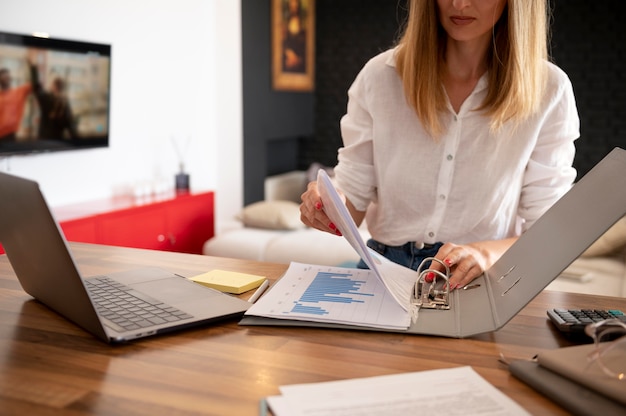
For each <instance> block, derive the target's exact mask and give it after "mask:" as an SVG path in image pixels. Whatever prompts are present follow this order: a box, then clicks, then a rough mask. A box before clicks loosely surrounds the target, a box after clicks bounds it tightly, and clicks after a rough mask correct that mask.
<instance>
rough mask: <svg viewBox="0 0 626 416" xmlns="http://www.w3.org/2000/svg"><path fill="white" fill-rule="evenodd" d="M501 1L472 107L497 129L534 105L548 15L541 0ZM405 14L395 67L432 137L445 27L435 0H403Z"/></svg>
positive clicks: (541, 81)
mask: <svg viewBox="0 0 626 416" xmlns="http://www.w3.org/2000/svg"><path fill="white" fill-rule="evenodd" d="M503 1H507V5H506V6H505V9H504V11H503V13H502V16H501V17H500V19H499V20H498V22H496V24H495V25H494V28H493V31H492V33H493V36H492V46H491V48H490V50H489V51H488V54H487V66H488V71H489V72H488V73H489V87H488V91H487V96H486V97H485V100H484V102H483V103H482V105H481V106H480V107H479V108H478V110H480V111H484V114H485V115H486V116H489V117H491V128H492V130H497V129H499V128H500V127H502V125H503V124H504V123H506V122H507V121H514V122H515V123H519V122H520V121H522V120H524V119H525V118H527V117H528V116H530V115H531V114H533V113H534V112H535V111H536V109H537V108H538V105H539V102H540V100H541V97H542V92H543V90H544V86H545V82H546V66H545V63H544V61H545V60H547V59H548V49H547V48H548V46H547V43H548V16H547V13H548V11H547V7H546V0H503ZM409 3H410V6H409V15H408V20H407V24H406V26H405V29H404V33H403V35H402V37H401V38H400V41H399V43H398V51H397V56H396V58H397V70H398V73H399V75H400V78H401V79H402V82H403V85H404V93H405V95H406V98H407V101H408V102H409V104H410V105H411V106H413V107H414V109H415V112H416V113H417V116H418V117H419V119H420V121H421V122H422V124H423V125H424V127H425V128H426V130H427V131H428V132H429V133H430V134H431V135H433V136H434V137H435V138H437V137H439V136H440V135H441V134H442V133H443V125H442V122H441V119H440V116H441V114H442V113H443V112H444V111H445V110H446V108H447V106H446V103H447V97H446V94H445V91H444V87H443V83H442V74H443V60H444V53H445V45H446V43H445V42H446V36H447V35H446V32H445V31H444V29H443V28H442V26H441V24H440V23H439V17H438V10H437V6H436V4H435V3H436V0H409Z"/></svg>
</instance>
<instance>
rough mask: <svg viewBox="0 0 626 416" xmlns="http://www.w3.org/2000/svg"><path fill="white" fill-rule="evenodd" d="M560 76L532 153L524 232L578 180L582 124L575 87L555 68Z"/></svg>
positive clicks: (526, 183)
mask: <svg viewBox="0 0 626 416" xmlns="http://www.w3.org/2000/svg"><path fill="white" fill-rule="evenodd" d="M551 70H552V71H557V72H558V74H559V76H558V77H555V78H552V79H558V80H559V85H558V87H556V88H554V89H551V88H548V91H554V92H553V94H552V95H551V96H550V97H546V98H547V99H548V100H549V104H548V106H546V107H545V109H544V112H543V114H541V115H540V117H541V118H542V122H541V123H539V126H540V131H539V135H538V139H537V143H536V146H535V148H534V149H533V151H532V154H531V156H530V159H529V161H528V164H527V166H526V171H525V174H524V178H523V183H522V193H521V196H520V204H519V210H518V214H519V216H520V217H521V218H522V219H523V221H524V223H523V226H522V230H523V231H525V230H527V229H528V228H529V227H530V226H532V225H533V224H534V223H535V221H537V219H538V218H539V217H541V216H542V215H543V214H544V212H545V211H547V210H548V208H549V207H551V206H552V205H553V204H554V203H555V202H556V201H557V200H558V199H559V198H561V197H562V196H563V194H565V193H566V192H567V191H568V190H569V189H570V187H571V186H572V184H573V182H574V180H575V179H576V170H575V169H574V168H573V167H572V163H573V161H574V154H575V151H576V149H575V146H574V141H575V140H576V139H577V138H578V137H579V135H580V121H579V118H578V111H577V108H576V101H575V99H574V92H573V88H572V84H571V82H570V80H569V78H567V75H566V74H565V73H564V72H562V71H560V70H558V69H557V68H555V67H551Z"/></svg>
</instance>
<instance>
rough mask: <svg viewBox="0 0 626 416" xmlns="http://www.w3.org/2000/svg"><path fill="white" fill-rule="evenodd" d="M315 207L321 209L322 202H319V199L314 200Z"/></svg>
mask: <svg viewBox="0 0 626 416" xmlns="http://www.w3.org/2000/svg"><path fill="white" fill-rule="evenodd" d="M315 209H318V210H319V209H322V203H321V202H319V201H318V202H316V203H315Z"/></svg>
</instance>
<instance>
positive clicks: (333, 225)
mask: <svg viewBox="0 0 626 416" xmlns="http://www.w3.org/2000/svg"><path fill="white" fill-rule="evenodd" d="M328 227H329V228H330V229H331V230H336V229H337V226H336V225H335V224H334V223H332V222H331V223H330V224H328Z"/></svg>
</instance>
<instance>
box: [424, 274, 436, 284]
mask: <svg viewBox="0 0 626 416" xmlns="http://www.w3.org/2000/svg"><path fill="white" fill-rule="evenodd" d="M424 280H425V281H426V283H432V282H433V280H435V273H433V272H428V273H426V276H424Z"/></svg>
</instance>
